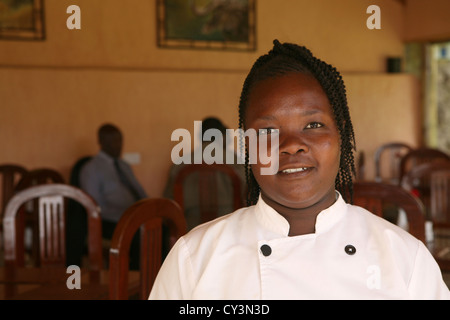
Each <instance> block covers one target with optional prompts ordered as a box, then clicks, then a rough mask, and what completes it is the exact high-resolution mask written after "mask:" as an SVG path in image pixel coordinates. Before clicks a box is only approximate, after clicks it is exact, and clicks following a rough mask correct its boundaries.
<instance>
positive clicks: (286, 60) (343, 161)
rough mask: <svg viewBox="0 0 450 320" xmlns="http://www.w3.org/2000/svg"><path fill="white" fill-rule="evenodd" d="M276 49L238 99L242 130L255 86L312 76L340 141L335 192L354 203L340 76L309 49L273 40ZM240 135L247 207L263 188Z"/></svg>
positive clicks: (351, 146)
mask: <svg viewBox="0 0 450 320" xmlns="http://www.w3.org/2000/svg"><path fill="white" fill-rule="evenodd" d="M273 44H274V46H273V48H272V49H271V50H270V51H269V52H268V53H267V54H265V55H262V56H260V57H259V58H258V59H257V60H256V61H255V63H254V64H253V66H252V68H251V69H250V72H249V74H248V75H247V77H246V79H245V81H244V84H243V87H242V92H241V96H240V99H239V128H240V129H242V130H241V132H243V131H244V130H245V112H246V108H247V101H248V97H249V94H250V91H251V89H252V88H253V86H254V85H255V84H256V83H258V82H259V81H262V80H264V79H267V78H273V77H278V76H282V75H286V74H288V73H293V72H294V73H295V72H297V73H303V74H309V75H312V76H313V77H314V78H316V79H317V81H319V83H320V85H321V86H322V88H323V90H324V92H325V94H326V95H327V97H328V100H329V102H330V105H331V107H332V109H333V114H334V119H335V121H336V125H337V127H338V130H339V134H340V139H341V157H340V164H339V172H338V174H337V176H336V181H335V185H336V189H337V190H338V191H339V192H340V193H341V195H342V196H343V197H344V199H345V200H346V201H350V202H353V177H354V175H355V159H354V156H353V151H355V150H356V143H355V135H354V132H353V125H352V122H351V118H350V112H349V108H348V104H347V95H346V88H345V84H344V81H343V79H342V76H341V74H340V73H339V72H338V71H337V70H336V68H335V67H333V66H332V65H330V64H327V63H325V62H324V61H322V60H319V59H318V58H316V57H314V56H313V54H312V53H311V51H310V50H309V49H307V48H306V47H304V46H299V45H296V44H292V43H283V44H281V43H280V42H279V41H278V40H274V41H273ZM243 139H244V138H243V137H242V136H241V140H240V141H241V142H240V143H241V151H242V152H245V176H246V179H247V186H248V197H247V205H253V204H255V203H256V202H257V201H258V197H259V193H260V187H259V185H258V182H257V181H256V179H255V177H254V176H253V172H252V171H251V168H250V165H249V155H248V148H247V147H246V146H244V141H243Z"/></svg>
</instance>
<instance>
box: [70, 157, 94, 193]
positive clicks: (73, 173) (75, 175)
mask: <svg viewBox="0 0 450 320" xmlns="http://www.w3.org/2000/svg"><path fill="white" fill-rule="evenodd" d="M91 159H92V156H84V157H81V158H80V159H78V160H77V161H76V162H75V164H74V165H73V166H72V169H71V170H70V180H69V183H70V184H71V185H72V186H75V187H78V188H79V187H80V171H81V169H82V168H83V166H84V165H85V164H86V163H87V162H88V161H89V160H91Z"/></svg>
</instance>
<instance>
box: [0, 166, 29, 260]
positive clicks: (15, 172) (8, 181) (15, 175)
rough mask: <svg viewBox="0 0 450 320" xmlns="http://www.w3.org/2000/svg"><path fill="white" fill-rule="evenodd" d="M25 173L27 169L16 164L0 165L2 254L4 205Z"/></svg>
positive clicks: (0, 238)
mask: <svg viewBox="0 0 450 320" xmlns="http://www.w3.org/2000/svg"><path fill="white" fill-rule="evenodd" d="M26 173H27V169H25V168H24V167H22V166H21V165H17V164H2V165H0V179H1V187H0V188H1V191H2V197H1V202H0V252H3V215H4V212H5V207H6V204H7V203H8V202H9V200H10V199H11V197H12V196H13V195H14V192H15V190H16V186H17V183H18V181H19V180H20V179H22V177H23V176H24V175H25V174H26Z"/></svg>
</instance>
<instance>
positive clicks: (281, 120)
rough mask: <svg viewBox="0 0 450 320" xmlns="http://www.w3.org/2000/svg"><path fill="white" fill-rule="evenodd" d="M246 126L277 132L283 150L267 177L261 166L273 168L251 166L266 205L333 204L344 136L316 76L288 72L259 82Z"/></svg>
mask: <svg viewBox="0 0 450 320" xmlns="http://www.w3.org/2000/svg"><path fill="white" fill-rule="evenodd" d="M245 128H246V129H250V128H253V129H255V130H256V132H259V130H260V129H277V130H278V133H274V134H278V135H279V150H276V149H272V150H273V151H274V152H278V156H279V166H278V172H277V173H275V174H273V175H262V174H261V168H263V167H268V166H269V165H263V164H261V163H260V161H258V163H257V164H252V165H251V167H252V172H253V175H254V176H255V178H256V181H257V182H258V184H259V186H260V188H261V196H262V197H263V199H264V200H265V201H266V203H268V204H269V205H271V206H272V207H274V208H275V209H276V208H277V207H280V206H281V207H287V208H292V209H303V208H309V207H312V206H317V205H318V206H319V207H322V206H323V204H326V203H328V205H330V204H329V202H330V201H332V202H334V199H335V179H336V176H337V173H338V171H339V160H340V136H339V131H338V129H337V127H336V123H335V120H334V116H333V113H332V109H331V106H330V103H329V101H328V97H327V96H326V94H325V92H324V91H323V89H322V87H321V86H320V84H319V82H318V81H317V80H316V79H315V78H314V77H312V76H311V75H306V74H302V73H289V74H287V75H284V76H279V77H275V78H268V79H265V80H262V81H260V82H257V83H256V84H255V85H254V87H253V88H252V89H251V91H250V95H249V99H248V103H247V109H246V113H245ZM267 132H269V134H270V130H269V131H267ZM268 140H269V141H270V139H268ZM268 150H269V152H270V144H269V146H268ZM332 202H331V203H332ZM321 204H322V205H321Z"/></svg>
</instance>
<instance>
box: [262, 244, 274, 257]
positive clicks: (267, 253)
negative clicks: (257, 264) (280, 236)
mask: <svg viewBox="0 0 450 320" xmlns="http://www.w3.org/2000/svg"><path fill="white" fill-rule="evenodd" d="M261 252H262V254H263V255H264V256H265V257H268V256H270V254H271V253H272V248H271V247H269V246H268V245H267V244H263V245H262V246H261Z"/></svg>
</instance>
